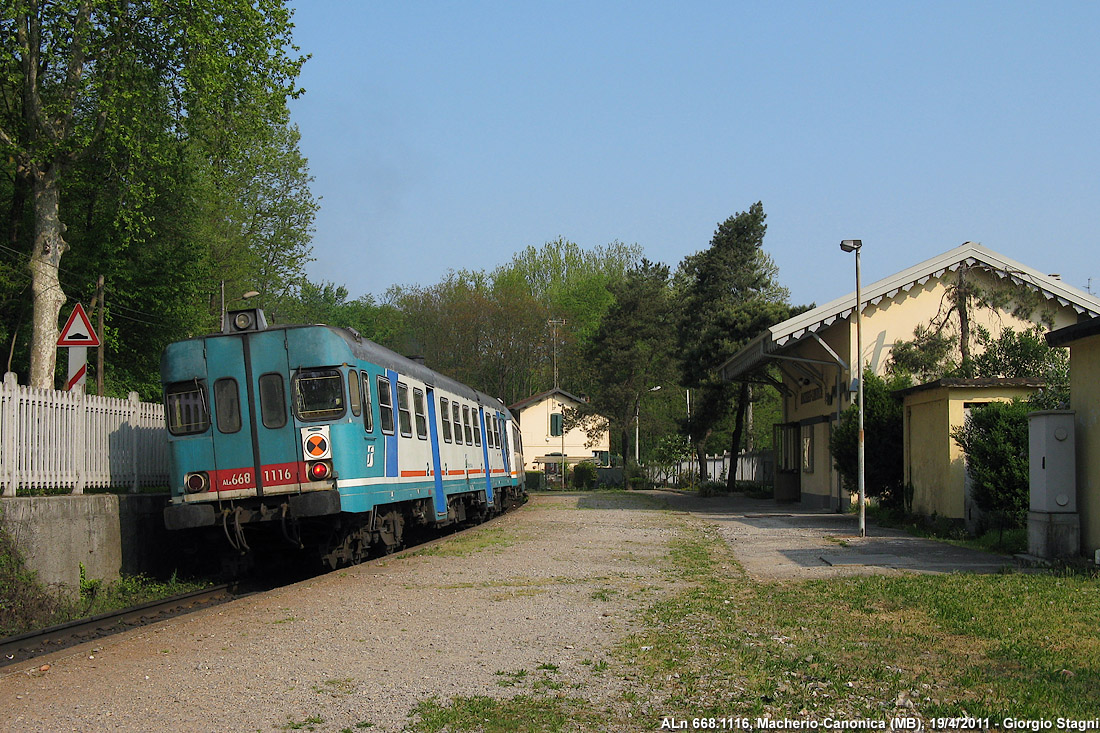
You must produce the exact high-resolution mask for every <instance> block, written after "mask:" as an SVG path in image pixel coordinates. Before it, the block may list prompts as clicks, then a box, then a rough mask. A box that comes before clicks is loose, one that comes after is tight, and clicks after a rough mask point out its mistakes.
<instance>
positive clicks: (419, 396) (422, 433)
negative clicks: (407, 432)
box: [413, 388, 428, 440]
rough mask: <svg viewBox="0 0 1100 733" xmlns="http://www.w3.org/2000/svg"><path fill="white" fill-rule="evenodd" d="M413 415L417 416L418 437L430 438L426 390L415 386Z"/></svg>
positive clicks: (422, 438)
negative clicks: (425, 406) (425, 400)
mask: <svg viewBox="0 0 1100 733" xmlns="http://www.w3.org/2000/svg"><path fill="white" fill-rule="evenodd" d="M413 416H414V417H415V418H416V437H418V438H420V439H421V440H427V439H428V412H427V410H425V409H424V390H422V389H416V388H413Z"/></svg>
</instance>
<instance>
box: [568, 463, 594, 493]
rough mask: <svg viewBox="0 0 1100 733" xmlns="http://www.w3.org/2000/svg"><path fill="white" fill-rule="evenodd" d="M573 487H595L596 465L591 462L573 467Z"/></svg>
mask: <svg viewBox="0 0 1100 733" xmlns="http://www.w3.org/2000/svg"><path fill="white" fill-rule="evenodd" d="M573 486H575V487H576V488H578V489H593V488H595V487H596V464H595V463H593V462H592V461H581V462H580V463H578V464H577V465H576V466H574V467H573Z"/></svg>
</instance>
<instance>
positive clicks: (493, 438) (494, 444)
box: [489, 415, 500, 448]
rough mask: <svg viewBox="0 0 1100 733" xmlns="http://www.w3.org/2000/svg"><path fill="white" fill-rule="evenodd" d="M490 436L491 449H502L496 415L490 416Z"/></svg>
mask: <svg viewBox="0 0 1100 733" xmlns="http://www.w3.org/2000/svg"><path fill="white" fill-rule="evenodd" d="M489 436H490V440H489V447H490V448H499V447H500V437H499V436H500V433H499V432H498V431H497V416H496V415H490V416H489Z"/></svg>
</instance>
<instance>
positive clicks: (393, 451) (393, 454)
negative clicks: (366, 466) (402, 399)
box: [385, 369, 401, 478]
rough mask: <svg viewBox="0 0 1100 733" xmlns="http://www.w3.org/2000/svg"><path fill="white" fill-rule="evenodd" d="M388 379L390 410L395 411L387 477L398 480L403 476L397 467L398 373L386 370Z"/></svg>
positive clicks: (389, 443) (387, 455)
mask: <svg viewBox="0 0 1100 733" xmlns="http://www.w3.org/2000/svg"><path fill="white" fill-rule="evenodd" d="M386 378H387V379H389V380H390V409H391V410H393V435H387V436H385V438H386V475H387V476H391V477H394V478H396V477H397V476H400V475H401V472H400V470H399V467H398V465H397V439H398V438H397V434H398V433H399V432H400V426H399V422H400V421H399V419H398V413H397V372H395V371H394V370H392V369H387V370H386Z"/></svg>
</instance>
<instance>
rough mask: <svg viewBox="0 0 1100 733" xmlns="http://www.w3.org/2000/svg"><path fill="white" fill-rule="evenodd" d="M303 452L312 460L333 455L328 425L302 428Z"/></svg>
mask: <svg viewBox="0 0 1100 733" xmlns="http://www.w3.org/2000/svg"><path fill="white" fill-rule="evenodd" d="M302 453H304V454H305V458H306V460H310V461H319V460H323V459H325V458H330V457H331V455H332V441H331V440H329V435H328V426H327V425H323V426H317V427H312V428H302Z"/></svg>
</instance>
